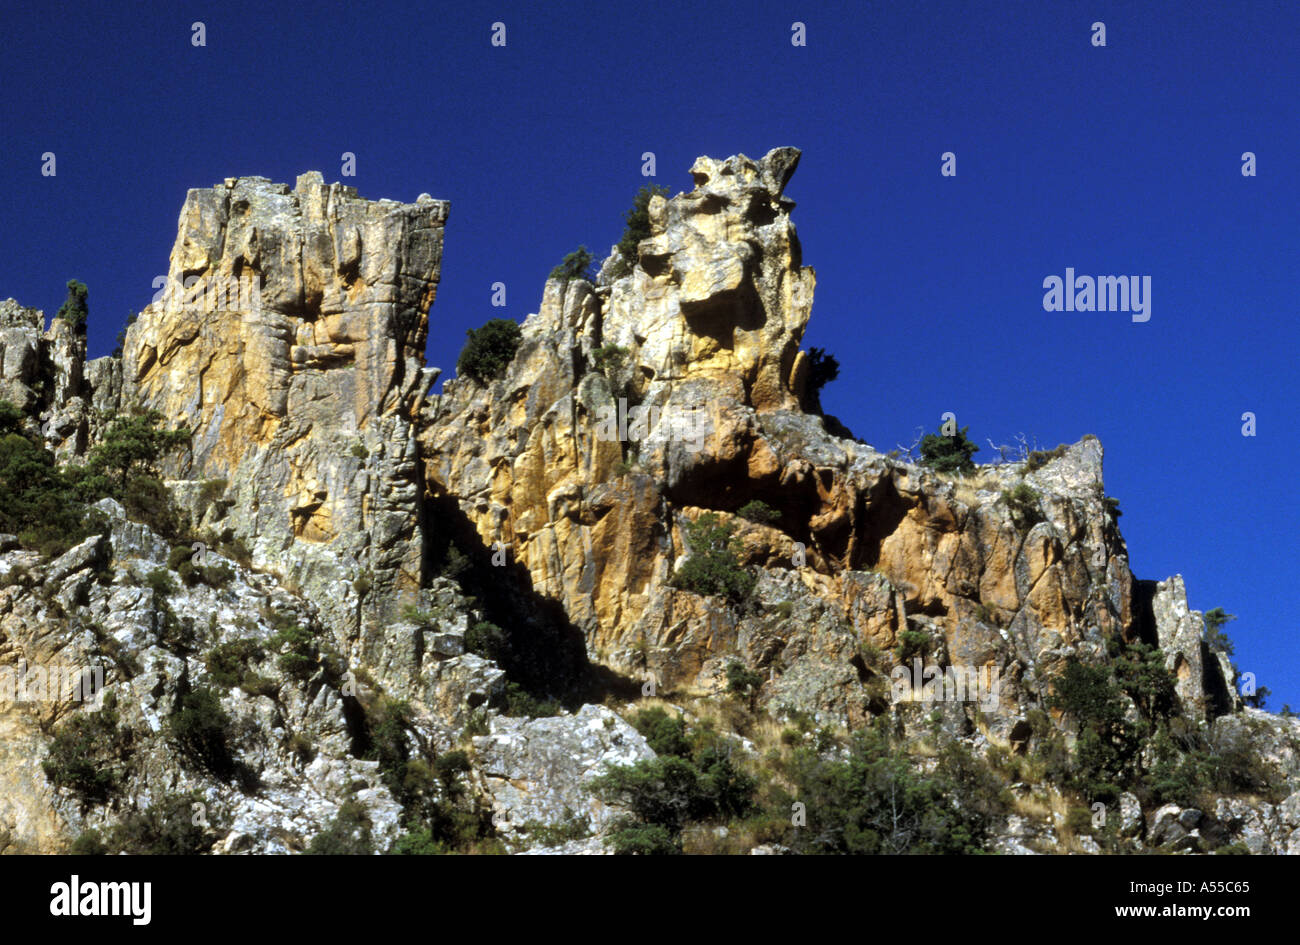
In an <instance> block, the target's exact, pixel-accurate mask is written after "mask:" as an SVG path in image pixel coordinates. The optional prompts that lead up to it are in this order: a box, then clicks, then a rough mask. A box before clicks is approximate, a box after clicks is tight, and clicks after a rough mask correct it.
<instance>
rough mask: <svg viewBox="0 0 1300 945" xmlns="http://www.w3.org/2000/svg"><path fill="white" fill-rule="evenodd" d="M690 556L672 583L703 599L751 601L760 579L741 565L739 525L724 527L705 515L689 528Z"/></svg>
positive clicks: (686, 527) (737, 601)
mask: <svg viewBox="0 0 1300 945" xmlns="http://www.w3.org/2000/svg"><path fill="white" fill-rule="evenodd" d="M685 531H686V538H687V541H688V543H689V545H690V549H691V553H690V557H689V558H687V559H686V561H685V562H684V563H683V564H682V566H681V567H679V568H678V569H677V571H676V573H674V575H673V577H672V580H671V582H670V583H671V584H672V585H673V586H674V587H677V588H681V589H682V590H687V591H691V592H692V593H695V594H700V595H703V596H714V595H716V596H719V597H725V598H727V599H728V600H730V601H732V602H733V603H741V602H743V601H745V600H747V599H749V597H750V595H751V594H752V593H753V591H754V585H755V583H756V579H755V577H754V575H753V574H751V573H750V572H749V571H747V570H746V569H745V567H744V566H743V565H742V564H741V563H740V555H741V554H742V552H743V548H742V546H741V544H740V541H739V540H738V539H737V538H736V537H735V531H736V528H735V525H733V524H731V523H730V522H728V523H726V524H723V523H722V522H721V520H719V518H718V516H717V515H715V514H714V513H713V512H705V513H704V514H703V515H701V516H700V517H699V518H698V519H696V520H695V521H694V522H691V523H690V524H688V525H686V526H685Z"/></svg>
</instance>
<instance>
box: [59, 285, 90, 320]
mask: <svg viewBox="0 0 1300 945" xmlns="http://www.w3.org/2000/svg"><path fill="white" fill-rule="evenodd" d="M54 317H55V318H57V319H60V320H61V321H65V322H68V323H69V324H71V325H72V327H73V328H75V329H76V330H77V331H78V332H82V333H84V332H85V331H86V320H87V319H88V318H89V317H90V309H89V308H88V307H87V305H86V286H85V284H84V283H82V282H78V281H77V280H76V279H69V280H68V297H67V299H66V300H65V301H64V303H63V304H62V305H60V306H59V311H58V313H57V314H56V315H55V316H54Z"/></svg>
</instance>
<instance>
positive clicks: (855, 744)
mask: <svg viewBox="0 0 1300 945" xmlns="http://www.w3.org/2000/svg"><path fill="white" fill-rule="evenodd" d="M951 751H952V752H953V753H954V754H951V755H950V756H949V757H948V758H947V759H944V758H942V757H941V759H940V764H939V766H938V768H937V769H936V770H935V771H934V772H932V773H925V772H922V771H919V770H917V769H916V768H914V767H913V766H912V764H911V763H910V762H909V760H908V759H907V757H906V756H905V755H904V754H903V753H902V750H901V749H900V748H898V747H896V746H895V745H894V744H893V742H892V740H891V738H890V737H889V735H888V734H887V733H886V732H885V731H884V730H883V729H881V728H879V727H873V728H869V729H861V730H859V731H858V732H856V733H855V734H854V736H853V738H852V740H851V742H850V744H849V751H848V755H847V757H843V758H841V757H837V756H823V755H821V754H819V753H818V752H817V751H815V750H813V748H811V747H803V746H801V747H799V748H796V749H795V750H794V751H793V752H792V753H791V755H790V757H789V759H788V760H786V761H783V762H782V763H781V765H780V770H781V773H782V775H783V777H784V778H785V779H787V780H788V781H789V783H790V784H792V785H793V787H794V794H793V795H791V796H786V797H784V798H783V802H784V809H785V810H786V811H789V809H790V802H791V801H793V800H795V799H797V800H798V801H799V802H800V803H802V804H804V805H805V810H806V816H807V821H808V822H807V825H806V826H803V827H797V828H790V829H789V830H788V832H787V834H786V843H787V845H788V846H790V847H791V848H792V849H794V850H795V852H797V853H841V854H900V853H909V854H963V853H979V852H982V851H983V850H984V849H985V847H986V846H987V844H988V842H989V840H990V838H991V833H992V829H993V826H994V825H995V824H996V822H997V818H998V816H999V815H1000V814H999V812H1000V810H1001V805H1002V803H1003V801H1004V799H1003V798H1002V797H1001V796H1000V792H999V791H997V790H996V786H997V782H996V779H995V778H993V776H992V775H991V774H990V773H989V772H988V771H987V770H983V767H984V766H983V763H982V762H976V761H974V760H973V759H970V758H969V757H967V758H965V759H962V758H959V757H956V754H955V753H959V752H960V751H962V750H961V749H952V750H951ZM972 784H974V785H976V786H977V790H978V793H979V796H978V797H976V798H974V799H973V801H972V802H968V797H967V794H966V793H965V792H967V791H969V790H970V785H972ZM779 797H780V795H779V793H778V798H779ZM780 803H782V801H781V800H779V801H778V805H779V804H780Z"/></svg>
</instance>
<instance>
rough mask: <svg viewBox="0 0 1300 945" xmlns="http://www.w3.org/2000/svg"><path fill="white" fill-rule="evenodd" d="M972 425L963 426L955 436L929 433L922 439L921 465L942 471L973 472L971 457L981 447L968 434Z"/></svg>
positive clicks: (973, 464)
mask: <svg viewBox="0 0 1300 945" xmlns="http://www.w3.org/2000/svg"><path fill="white" fill-rule="evenodd" d="M969 429H970V427H962V428H961V429H960V430H958V431H957V433H956V435H954V436H944V435H943V434H942V433H938V434H935V433H927V434H926V435H925V436H924V437H923V438H922V439H921V465H922V466H928V467H930V468H931V469H933V470H935V471H936V472H941V473H968V472H973V471H974V469H975V463H974V461H973V460H972V459H971V457H972V456H974V455H975V454H976V453H978V452H979V450H980V448H979V447H978V446H976V445H975V444H974V443H973V442H971V440H970V439H969V438H967V436H966V431H967V430H969Z"/></svg>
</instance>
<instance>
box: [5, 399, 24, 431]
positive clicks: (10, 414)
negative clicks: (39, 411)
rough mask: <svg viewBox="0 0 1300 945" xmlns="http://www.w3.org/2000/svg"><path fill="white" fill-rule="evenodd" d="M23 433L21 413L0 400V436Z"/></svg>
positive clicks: (10, 404) (7, 402)
mask: <svg viewBox="0 0 1300 945" xmlns="http://www.w3.org/2000/svg"><path fill="white" fill-rule="evenodd" d="M22 432H23V412H22V411H21V410H19V409H18V408H17V407H15V406H14V405H13V404H12V403H10V402H9V401H7V400H0V436H7V435H9V434H10V433H18V434H21V433H22Z"/></svg>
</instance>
